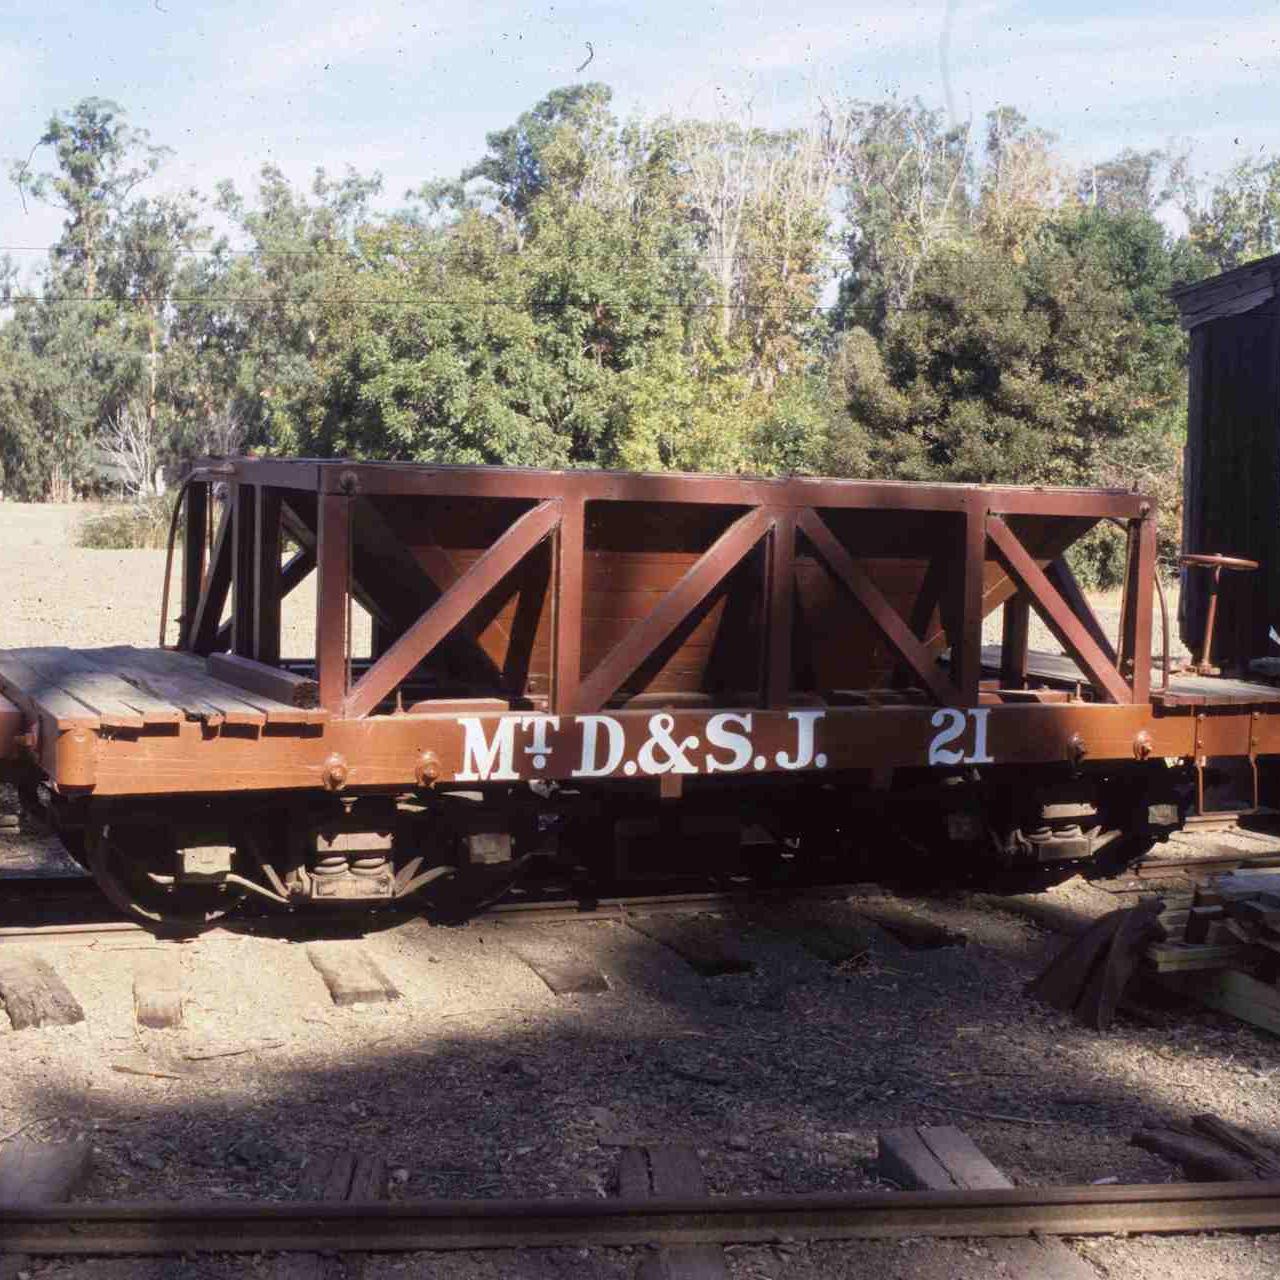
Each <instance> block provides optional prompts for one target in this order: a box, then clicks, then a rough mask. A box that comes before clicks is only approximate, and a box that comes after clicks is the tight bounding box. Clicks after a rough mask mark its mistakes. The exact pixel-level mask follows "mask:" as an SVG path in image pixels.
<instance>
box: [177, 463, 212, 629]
mask: <svg viewBox="0 0 1280 1280" xmlns="http://www.w3.org/2000/svg"><path fill="white" fill-rule="evenodd" d="M183 520H184V523H183V535H182V623H181V625H180V626H179V628H178V647H179V648H182V649H186V648H188V647H189V646H190V644H191V627H192V624H193V623H194V621H195V617H196V611H197V609H198V608H199V605H200V591H201V588H202V587H203V586H204V567H205V557H206V553H207V551H208V545H207V544H208V541H209V531H208V525H209V486H208V484H206V483H204V482H203V481H200V480H192V481H191V482H190V483H189V484H188V485H187V491H186V511H185V513H184V516H183Z"/></svg>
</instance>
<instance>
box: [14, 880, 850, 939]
mask: <svg viewBox="0 0 1280 1280" xmlns="http://www.w3.org/2000/svg"><path fill="white" fill-rule="evenodd" d="M5 883H6V882H5V881H4V880H3V879H0V887H3V886H4V884H5ZM8 883H13V882H12V881H10V882H8ZM25 883H27V884H29V885H31V886H32V887H35V886H36V885H43V884H45V883H47V882H46V881H41V880H32V881H27V882H25ZM73 883H77V884H79V883H81V882H79V881H76V882H73ZM83 883H84V885H85V889H86V891H88V890H90V889H91V888H94V886H93V882H92V881H90V880H85V881H84V882H83ZM856 887H857V886H855V885H853V884H835V885H821V884H809V885H797V886H795V887H792V888H757V889H729V890H712V891H706V892H700V893H665V894H664V893H650V894H641V895H635V896H621V897H602V898H574V897H571V896H564V897H560V898H554V899H545V900H537V901H533V902H499V903H496V904H495V905H493V906H490V907H487V908H485V910H483V911H479V912H477V913H476V914H475V915H474V916H472V917H470V919H469V921H468V923H471V924H489V925H493V924H504V923H514V922H516V921H518V920H521V919H524V918H530V917H532V918H536V919H537V921H538V922H539V923H540V924H559V923H568V922H572V921H600V920H621V919H625V918H626V916H627V915H628V914H630V913H633V912H635V913H642V914H645V915H659V914H680V913H682V912H697V911H728V910H735V909H746V908H750V907H752V906H757V905H765V904H771V905H777V904H779V903H788V902H795V903H800V902H815V901H817V902H829V901H839V900H840V899H842V898H847V897H849V896H850V895H851V894H853V893H854V892H855V890H856ZM422 915H423V911H422V910H421V908H418V909H414V908H412V907H410V906H408V905H405V906H387V907H384V908H375V909H374V910H373V911H371V912H369V913H368V914H367V915H362V916H357V915H355V914H354V913H353V914H352V915H351V917H350V918H349V919H348V920H344V919H343V916H342V914H341V913H340V912H338V913H322V912H316V913H315V915H314V916H313V917H310V919H309V917H308V909H307V908H306V907H305V906H303V907H300V908H299V909H297V910H296V911H292V912H289V913H283V914H278V915H274V916H271V915H265V916H253V917H244V918H241V919H238V920H234V921H231V922H229V923H228V924H226V925H222V926H219V927H215V928H212V929H206V930H205V931H204V932H203V933H201V934H198V935H197V936H198V937H200V938H228V937H232V936H235V935H239V934H250V933H266V934H269V935H274V934H276V933H278V932H280V931H282V930H288V931H290V932H293V931H298V932H305V931H306V929H307V927H308V925H309V924H311V925H313V926H314V928H315V930H316V936H317V937H319V936H323V931H324V929H325V928H326V926H327V927H329V928H332V927H333V926H334V925H335V923H338V924H349V925H350V926H351V927H352V928H356V927H361V928H368V929H370V930H377V929H379V928H380V927H387V928H394V927H395V926H396V925H398V924H404V923H406V922H408V921H410V920H414V919H418V918H421V917H422ZM0 918H3V912H2V911H0ZM151 932H152V931H151V930H150V929H148V928H147V926H146V925H143V924H141V923H139V922H137V921H133V920H121V919H113V920H102V921H97V920H86V921H74V922H69V923H60V924H59V923H52V922H44V923H37V924H30V925H0V946H4V945H5V944H7V943H20V942H29V941H46V942H47V941H59V940H61V941H68V942H74V941H85V942H89V941H92V940H93V939H94V938H96V937H98V936H105V935H111V934H121V933H123V934H131V933H151ZM164 937H165V935H164V932H163V930H162V931H161V932H160V934H159V938H160V940H162V941H163V940H164Z"/></svg>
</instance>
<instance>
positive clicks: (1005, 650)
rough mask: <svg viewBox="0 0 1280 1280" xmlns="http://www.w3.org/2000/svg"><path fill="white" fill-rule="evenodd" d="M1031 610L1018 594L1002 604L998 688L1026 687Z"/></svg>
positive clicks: (1023, 597) (1025, 598) (1023, 598)
mask: <svg viewBox="0 0 1280 1280" xmlns="http://www.w3.org/2000/svg"><path fill="white" fill-rule="evenodd" d="M1030 621H1031V608H1030V606H1029V605H1028V604H1027V597H1026V596H1025V595H1023V594H1022V592H1021V591H1019V592H1018V594H1017V595H1016V596H1010V597H1009V598H1008V599H1007V600H1006V601H1005V602H1004V631H1003V633H1002V638H1001V643H1000V654H1001V658H1000V687H1001V688H1003V689H1025V688H1026V685H1027V640H1028V631H1029V628H1028V624H1029V623H1030Z"/></svg>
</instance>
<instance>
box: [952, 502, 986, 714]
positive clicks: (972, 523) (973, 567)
mask: <svg viewBox="0 0 1280 1280" xmlns="http://www.w3.org/2000/svg"><path fill="white" fill-rule="evenodd" d="M986 519H987V508H986V504H985V502H984V501H983V495H982V494H976V495H973V496H971V497H970V499H969V502H968V504H967V506H966V510H965V516H964V531H963V537H962V541H961V544H960V547H959V550H958V553H957V556H956V583H955V588H954V595H955V599H956V601H957V604H956V606H955V616H956V634H955V635H954V636H953V637H952V639H951V679H952V681H953V682H954V683H955V685H956V687H957V688H958V689H959V691H960V698H959V702H960V705H962V706H966V707H972V706H977V704H978V701H979V695H978V687H979V685H980V683H981V681H982V618H983V612H982V605H983V586H984V581H983V571H984V568H985V565H986V558H987V531H986Z"/></svg>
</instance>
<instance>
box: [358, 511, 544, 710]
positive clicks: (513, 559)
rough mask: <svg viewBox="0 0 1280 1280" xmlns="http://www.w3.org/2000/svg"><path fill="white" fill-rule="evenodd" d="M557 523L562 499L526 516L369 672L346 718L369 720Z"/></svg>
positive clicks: (459, 579)
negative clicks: (402, 682)
mask: <svg viewBox="0 0 1280 1280" xmlns="http://www.w3.org/2000/svg"><path fill="white" fill-rule="evenodd" d="M559 523H560V500H559V499H558V498H549V499H547V501H545V502H541V503H539V504H538V505H537V506H536V507H534V508H533V509H532V510H530V511H526V512H525V513H524V515H522V516H521V517H520V518H519V519H518V520H517V521H516V522H515V523H514V524H513V525H512V526H511V528H509V529H508V530H507V531H506V533H504V534H503V535H502V537H500V538H499V539H498V540H497V541H496V542H495V543H494V544H493V545H492V546H491V547H490V548H489V549H488V550H487V551H486V552H485V553H484V555H482V556H481V557H480V558H479V559H478V560H477V561H476V562H475V564H473V565H472V566H471V568H470V569H468V570H467V572H466V573H464V574H463V575H462V576H461V577H460V578H458V579H457V580H456V581H455V582H454V583H453V585H452V586H450V587H449V588H448V590H447V591H445V592H444V593H443V594H442V595H441V596H440V598H439V599H438V600H437V601H436V602H435V604H433V605H432V606H431V608H430V609H428V610H427V611H426V613H424V614H423V615H422V616H421V617H420V618H419V619H418V620H417V622H415V623H414V624H413V626H411V627H410V628H409V630H408V631H406V632H405V633H404V635H402V636H401V637H400V638H399V639H398V640H397V641H396V642H395V644H393V645H392V646H391V648H389V649H388V650H387V651H386V653H385V654H383V655H382V657H381V658H379V659H378V661H377V662H375V663H374V664H373V666H372V667H370V668H369V670H368V671H367V672H365V674H364V676H363V677H362V678H361V680H360V681H359V682H358V683H357V684H356V685H355V686H354V687H353V688H352V690H351V692H350V694H348V696H347V699H346V702H345V703H344V704H343V713H344V715H346V716H348V717H352V718H355V717H358V716H367V715H368V714H369V713H370V712H371V711H372V710H373V709H374V708H375V707H376V706H377V705H378V703H380V702H381V701H382V699H383V698H385V697H386V696H387V695H388V694H389V693H391V691H392V690H393V689H395V687H396V686H397V685H398V684H400V683H401V681H403V680H404V679H405V677H406V676H407V675H408V674H409V672H411V671H412V670H413V669H414V667H416V666H417V665H418V663H420V662H421V661H422V660H423V658H425V657H426V656H427V654H429V653H430V652H431V651H432V650H433V649H434V648H435V647H436V646H437V645H438V644H439V643H440V642H441V641H442V640H444V638H445V637H446V636H448V635H449V634H450V633H451V632H452V631H454V629H455V628H456V627H458V626H459V625H460V624H461V623H462V621H463V620H464V619H465V618H466V616H467V615H468V614H469V613H470V612H471V610H472V609H474V608H475V607H476V606H477V605H478V604H479V603H480V601H481V600H483V599H484V597H485V596H487V595H488V594H489V592H490V591H492V590H493V589H494V587H496V586H497V585H498V583H500V582H501V581H502V579H503V578H505V577H506V576H507V574H509V573H510V572H511V570H512V569H514V568H515V567H516V565H518V564H519V563H520V561H521V560H523V559H524V558H525V556H527V555H528V554H529V552H530V551H532V550H533V549H534V547H536V546H537V545H538V544H539V543H540V542H541V541H542V540H543V539H544V538H546V537H547V536H548V535H549V534H550V533H551V532H552V531H553V530H554V529H555V528H556V526H557V525H558V524H559Z"/></svg>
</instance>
